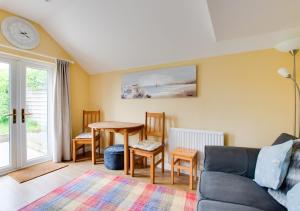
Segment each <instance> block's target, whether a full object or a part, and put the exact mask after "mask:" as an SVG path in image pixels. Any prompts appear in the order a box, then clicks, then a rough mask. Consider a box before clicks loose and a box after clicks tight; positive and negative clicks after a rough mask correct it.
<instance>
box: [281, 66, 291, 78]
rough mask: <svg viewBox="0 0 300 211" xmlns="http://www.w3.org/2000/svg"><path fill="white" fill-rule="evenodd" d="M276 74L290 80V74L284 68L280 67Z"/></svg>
mask: <svg viewBox="0 0 300 211" xmlns="http://www.w3.org/2000/svg"><path fill="white" fill-rule="evenodd" d="M278 74H279V75H280V76H282V77H284V78H291V74H290V73H289V71H288V70H287V69H286V68H284V67H281V68H279V69H278Z"/></svg>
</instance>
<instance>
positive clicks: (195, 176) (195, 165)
mask: <svg viewBox="0 0 300 211" xmlns="http://www.w3.org/2000/svg"><path fill="white" fill-rule="evenodd" d="M197 165H198V164H197V157H196V158H195V164H194V171H195V172H194V180H195V182H197Z"/></svg>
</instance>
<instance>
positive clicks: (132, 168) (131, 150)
mask: <svg viewBox="0 0 300 211" xmlns="http://www.w3.org/2000/svg"><path fill="white" fill-rule="evenodd" d="M130 175H131V176H132V177H134V151H133V149H130Z"/></svg>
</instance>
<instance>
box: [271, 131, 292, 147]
mask: <svg viewBox="0 0 300 211" xmlns="http://www.w3.org/2000/svg"><path fill="white" fill-rule="evenodd" d="M296 139H297V137H295V136H292V135H290V134H287V133H282V134H280V136H278V138H277V139H276V140H275V141H274V143H273V144H272V146H274V145H278V144H283V143H285V142H287V141H290V140H296Z"/></svg>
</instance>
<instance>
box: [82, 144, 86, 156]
mask: <svg viewBox="0 0 300 211" xmlns="http://www.w3.org/2000/svg"><path fill="white" fill-rule="evenodd" d="M82 154H83V155H85V144H84V145H83V146H82Z"/></svg>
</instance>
